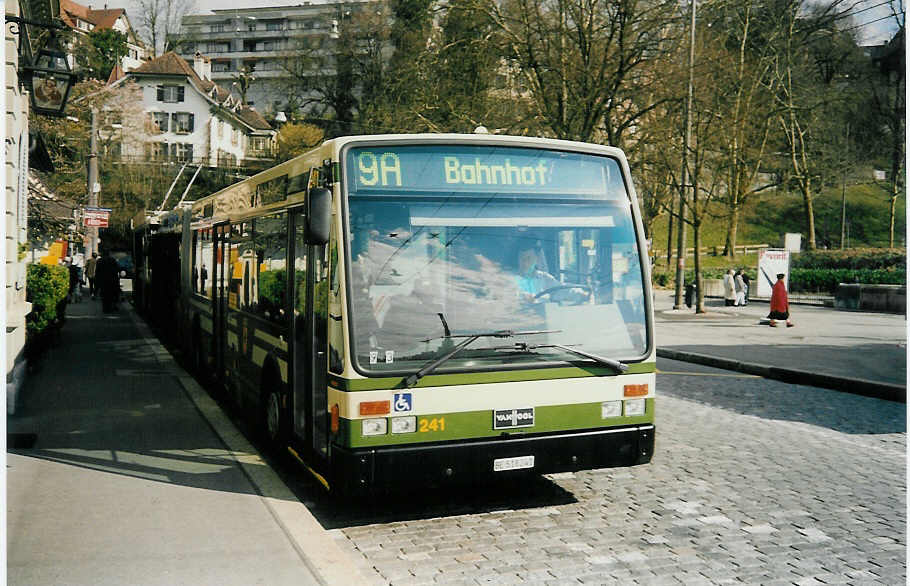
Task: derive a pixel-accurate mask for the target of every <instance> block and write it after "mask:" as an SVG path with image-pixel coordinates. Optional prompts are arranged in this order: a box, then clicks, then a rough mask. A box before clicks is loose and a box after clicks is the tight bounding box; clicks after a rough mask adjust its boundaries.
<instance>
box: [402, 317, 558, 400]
mask: <svg viewBox="0 0 910 586" xmlns="http://www.w3.org/2000/svg"><path fill="white" fill-rule="evenodd" d="M559 331H560V330H536V331H529V332H516V331H513V330H497V331H495V332H483V333H480V334H455V335H451V334H449V335H447V336H439V337H437V338H427V339H425V340H421V342H429V341H431V340H437V339H439V338H440V337H441V338H445V339H451V338H465V340H464V341H462V342H459V344H458V345H457V346H455V347H454V348H452V349H451V350H449V351H448V352H446V353H445V354H443V355H442V356H440V357H439V358H437V359H436V360H434V361H432V362H430V363H429V364H427V365H426V366H424V367H422V368H421V369H420V370H418V371H417V372H415V373H414V374H412V375H409V376H408V377H407V378H405V379H404V386H405V388H406V389H409V388H411V387H413V386H414V385H416V384H417V381H419V380H420V379H422V378H423V377H425V376H426V375H428V374H430V373H431V372H433V371H434V370H436V369H437V368H439V367H440V366H441V365H442V364H443V363H445V362H447V361H448V360H449V359H450V358H452V357H453V356H455V355H456V354H458V353H459V352H461V350H463V349H464V348H466V347H467V346H469V345H470V344H473V343H474V342H475V341H476V340H479V339H480V338H513V337H515V336H534V335H538V334H555V333H559Z"/></svg>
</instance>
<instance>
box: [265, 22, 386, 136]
mask: <svg viewBox="0 0 910 586" xmlns="http://www.w3.org/2000/svg"><path fill="white" fill-rule="evenodd" d="M383 14H384V12H383V6H382V5H381V4H377V5H375V6H370V7H368V8H359V9H351V10H347V9H346V8H341V9H340V11H339V13H338V18H336V19H335V20H334V21H333V30H332V33H331V34H330V35H329V37H328V38H325V37H323V38H315V39H314V38H311V37H305V38H302V39H300V40H299V41H298V43H297V46H296V47H294V48H293V49H291V50H290V51H288V52H287V53H286V54H285V56H284V59H283V63H282V66H283V68H284V70H285V71H286V72H287V73H288V74H289V81H288V82H287V84H286V86H285V89H286V90H287V94H288V96H289V98H288V103H287V105H286V108H285V111H287V112H289V113H291V114H295V113H296V114H297V115H298V116H303V117H306V118H308V119H310V120H311V121H313V122H315V123H318V124H321V125H322V126H323V127H324V128H325V132H326V136H327V137H332V136H339V135H343V134H350V133H351V131H352V130H353V129H354V128H355V126H356V121H357V118H358V116H359V114H360V106H361V98H362V97H363V96H368V98H369V99H371V100H374V101H375V100H376V97H377V96H376V94H377V93H379V92H381V89H380V88H381V84H382V75H383V74H382V68H383V56H382V46H383V39H384V38H388V33H387V32H384V29H386V28H387V27H385V23H384V19H383V18H384V17H383Z"/></svg>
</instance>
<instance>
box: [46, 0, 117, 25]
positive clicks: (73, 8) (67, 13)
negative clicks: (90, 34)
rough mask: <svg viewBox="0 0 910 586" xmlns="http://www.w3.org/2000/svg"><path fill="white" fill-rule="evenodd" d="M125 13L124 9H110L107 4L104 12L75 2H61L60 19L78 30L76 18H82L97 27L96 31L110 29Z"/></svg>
mask: <svg viewBox="0 0 910 586" xmlns="http://www.w3.org/2000/svg"><path fill="white" fill-rule="evenodd" d="M125 12H126V10H124V9H123V8H108V7H107V4H105V5H104V8H103V9H102V10H93V9H92V8H91V7H90V6H83V5H82V4H78V3H76V2H73V0H60V18H61V20H63V22H64V23H66V24H67V26H70V27H72V28H76V20H75V18H80V19H82V20H84V21H85V22H89V23H91V24H93V25H95V28H96V29H99V30H104V29H109V28H111V27H113V26H114V23H115V22H117V19H118V18H120V17H121V16H123V14H124V13H125Z"/></svg>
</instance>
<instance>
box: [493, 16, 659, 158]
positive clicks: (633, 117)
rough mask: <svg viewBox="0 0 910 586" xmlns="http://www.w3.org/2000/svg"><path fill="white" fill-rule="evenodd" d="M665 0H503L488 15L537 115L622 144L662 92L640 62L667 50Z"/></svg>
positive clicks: (555, 126) (560, 129) (582, 135)
mask: <svg viewBox="0 0 910 586" xmlns="http://www.w3.org/2000/svg"><path fill="white" fill-rule="evenodd" d="M676 10H677V3H676V2H673V1H669V0H542V1H541V0H509V1H507V2H502V3H492V4H491V5H490V7H489V11H490V18H491V20H492V21H493V22H494V23H495V25H496V27H497V29H498V32H499V35H500V38H501V39H502V43H503V47H504V48H503V51H504V53H505V54H506V55H507V56H508V57H510V58H511V59H512V60H514V62H515V63H516V64H517V65H518V68H519V70H520V74H521V75H523V76H524V77H525V78H526V80H527V85H528V89H529V91H530V93H531V95H532V103H533V108H534V110H535V113H536V115H537V117H538V118H539V120H540V121H541V122H542V123H543V124H544V125H545V126H546V128H547V129H548V130H549V133H550V134H552V135H553V136H555V137H557V138H566V139H572V140H581V141H587V142H598V141H602V142H605V143H607V144H611V145H614V146H619V147H624V146H626V145H625V144H624V143H625V141H626V138H627V137H628V135H629V134H630V132H631V131H632V130H633V129H634V127H635V126H636V125H637V124H638V123H639V121H640V120H641V118H642V117H643V116H644V115H645V114H646V113H648V112H649V111H651V110H652V109H653V108H655V107H657V105H658V104H659V103H660V98H658V100H657V101H655V102H649V100H648V99H647V98H649V97H654V94H653V93H652V92H651V91H649V90H650V86H651V84H652V83H654V82H655V81H656V80H654V79H650V78H649V77H648V75H647V67H646V65H647V64H648V63H649V62H651V61H654V60H659V59H661V58H663V57H664V56H665V55H666V53H667V36H668V35H669V34H670V33H671V31H672V29H671V27H670V26H669V23H671V22H672V19H673V17H674V16H676Z"/></svg>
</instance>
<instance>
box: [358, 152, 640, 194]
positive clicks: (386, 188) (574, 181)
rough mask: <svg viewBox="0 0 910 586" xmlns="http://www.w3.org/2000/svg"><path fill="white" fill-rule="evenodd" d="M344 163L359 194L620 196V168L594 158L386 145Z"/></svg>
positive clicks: (544, 153)
mask: <svg viewBox="0 0 910 586" xmlns="http://www.w3.org/2000/svg"><path fill="white" fill-rule="evenodd" d="M346 163H347V165H346V170H347V179H348V189H349V191H351V192H353V193H356V194H361V195H363V194H370V193H402V192H407V191H445V192H453V191H454V192H463V193H478V194H483V193H487V194H488V193H490V192H510V193H516V192H517V193H525V194H527V193H540V194H550V195H552V194H555V193H572V194H575V196H576V197H585V198H592V197H593V198H598V199H601V198H602V199H613V198H617V199H618V198H620V197H623V198H624V197H625V188H624V186H623V182H622V178H621V174H620V170H619V164H618V163H617V162H616V161H615V160H614V159H611V158H609V157H603V156H596V155H587V154H579V153H566V152H560V151H549V150H541V149H530V148H514V147H489V146H458V145H445V146H441V145H430V146H427V145H424V146H397V145H389V146H376V147H366V148H352V149H351V150H350V151H348V155H347V160H346ZM617 191H618V193H617Z"/></svg>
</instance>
